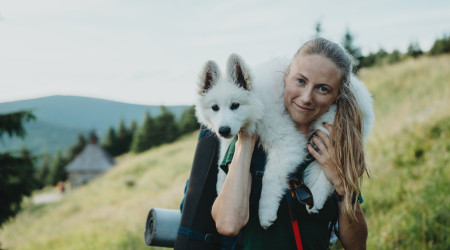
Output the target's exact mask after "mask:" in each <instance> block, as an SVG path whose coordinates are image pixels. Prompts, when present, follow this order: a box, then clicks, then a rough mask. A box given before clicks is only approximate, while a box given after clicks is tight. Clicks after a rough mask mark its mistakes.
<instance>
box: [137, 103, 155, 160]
mask: <svg viewBox="0 0 450 250" xmlns="http://www.w3.org/2000/svg"><path fill="white" fill-rule="evenodd" d="M154 123H155V121H154V120H153V118H152V117H151V116H150V113H149V112H146V113H145V117H144V122H143V124H142V126H141V127H140V128H139V129H138V130H137V131H136V133H135V134H134V137H133V142H132V143H131V151H132V152H134V153H140V152H142V151H145V150H147V149H150V148H151V147H152V146H154V145H155V140H156V132H155V124H154Z"/></svg>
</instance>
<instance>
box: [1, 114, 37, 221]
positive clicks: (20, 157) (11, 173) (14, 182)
mask: <svg viewBox="0 0 450 250" xmlns="http://www.w3.org/2000/svg"><path fill="white" fill-rule="evenodd" d="M34 119H35V116H34V115H33V113H32V112H31V111H19V112H15V113H10V114H1V115H0V139H1V138H2V137H3V135H5V134H7V135H8V136H9V137H14V136H17V137H21V138H23V137H25V135H26V130H25V129H24V126H23V124H24V123H25V122H28V121H31V120H34ZM34 176H35V170H34V157H32V156H31V155H30V152H29V151H28V150H26V149H23V150H22V151H20V152H18V153H15V152H2V153H0V197H1V198H0V199H1V202H0V227H1V226H2V225H3V223H5V222H6V221H8V220H9V219H10V218H13V217H14V216H15V215H16V214H17V213H18V212H19V211H20V209H21V203H22V199H23V197H24V196H29V195H31V192H32V191H33V190H34V189H35V188H36V186H37V183H36V180H35V178H34Z"/></svg>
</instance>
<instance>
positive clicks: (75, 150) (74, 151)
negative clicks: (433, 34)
mask: <svg viewBox="0 0 450 250" xmlns="http://www.w3.org/2000/svg"><path fill="white" fill-rule="evenodd" d="M86 144H87V141H86V138H85V137H84V136H83V134H81V133H79V134H78V141H77V144H75V145H74V146H72V147H70V148H69V150H68V153H69V156H68V161H69V162H70V161H72V160H73V159H75V158H76V157H77V156H78V155H79V154H80V153H81V151H83V149H84V148H85V147H86Z"/></svg>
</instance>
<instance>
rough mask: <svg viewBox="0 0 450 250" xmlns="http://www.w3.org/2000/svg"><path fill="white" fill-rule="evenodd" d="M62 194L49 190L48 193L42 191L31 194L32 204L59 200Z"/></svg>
mask: <svg viewBox="0 0 450 250" xmlns="http://www.w3.org/2000/svg"><path fill="white" fill-rule="evenodd" d="M62 196H63V194H62V193H60V192H50V193H43V194H38V195H35V196H33V198H32V199H33V203H34V204H46V203H51V202H55V201H59V200H60V199H61V197H62Z"/></svg>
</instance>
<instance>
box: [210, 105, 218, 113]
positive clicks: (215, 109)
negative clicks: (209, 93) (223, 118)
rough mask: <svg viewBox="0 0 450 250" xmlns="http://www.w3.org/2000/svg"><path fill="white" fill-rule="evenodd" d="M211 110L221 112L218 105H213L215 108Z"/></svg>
mask: <svg viewBox="0 0 450 250" xmlns="http://www.w3.org/2000/svg"><path fill="white" fill-rule="evenodd" d="M211 109H212V110H213V111H215V112H217V111H219V106H217V104H216V105H213V106H212V107H211Z"/></svg>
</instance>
